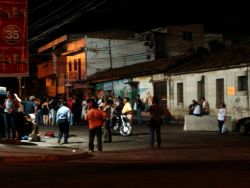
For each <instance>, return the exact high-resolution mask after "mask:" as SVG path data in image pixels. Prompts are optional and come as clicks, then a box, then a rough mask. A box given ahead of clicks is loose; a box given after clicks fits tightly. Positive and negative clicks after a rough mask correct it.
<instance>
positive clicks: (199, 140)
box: [0, 123, 250, 163]
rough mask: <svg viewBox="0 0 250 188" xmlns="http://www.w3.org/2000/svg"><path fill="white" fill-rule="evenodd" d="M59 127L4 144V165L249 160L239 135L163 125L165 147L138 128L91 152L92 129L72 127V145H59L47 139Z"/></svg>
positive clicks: (245, 143)
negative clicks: (35, 139)
mask: <svg viewBox="0 0 250 188" xmlns="http://www.w3.org/2000/svg"><path fill="white" fill-rule="evenodd" d="M47 130H50V131H54V133H55V135H56V136H57V129H56V128H55V127H48V126H47V127H41V128H40V133H41V135H42V140H41V142H28V141H22V143H21V144H18V145H14V144H1V143H0V163H22V162H42V161H62V160H78V159H79V160H82V159H84V160H82V161H86V162H88V163H89V162H93V163H98V162H99V163H128V162H129V163H144V162H150V163H164V162H171V163H175V162H184V161H197V162H199V161H238V160H241V161H245V160H247V161H249V160H250V149H249V148H250V142H249V139H250V137H249V136H241V135H239V134H238V133H229V134H227V135H219V134H218V133H217V132H208V131H207V132H198V131H183V123H176V124H175V123H171V124H167V125H163V126H162V148H161V149H157V148H150V147H149V144H148V138H149V134H148V127H147V126H146V125H135V127H134V131H133V134H132V136H127V137H123V136H120V135H118V134H117V135H113V142H112V143H105V144H103V150H104V151H103V152H94V153H91V154H90V153H88V152H87V149H88V128H87V127H86V126H85V127H84V126H72V127H70V137H69V144H63V145H59V144H58V143H57V138H56V137H54V138H50V137H44V136H43V135H44V133H45V132H46V131H47Z"/></svg>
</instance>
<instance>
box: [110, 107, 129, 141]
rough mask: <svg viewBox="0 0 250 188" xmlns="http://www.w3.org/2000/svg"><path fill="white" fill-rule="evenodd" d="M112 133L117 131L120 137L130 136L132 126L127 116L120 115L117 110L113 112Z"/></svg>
mask: <svg viewBox="0 0 250 188" xmlns="http://www.w3.org/2000/svg"><path fill="white" fill-rule="evenodd" d="M112 131H114V132H117V131H118V132H119V133H120V135H122V136H129V135H131V134H132V125H131V123H130V120H129V118H128V117H127V115H124V114H121V113H119V112H118V111H117V110H115V111H114V112H113V118H112Z"/></svg>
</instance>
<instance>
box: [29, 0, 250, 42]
mask: <svg viewBox="0 0 250 188" xmlns="http://www.w3.org/2000/svg"><path fill="white" fill-rule="evenodd" d="M197 2H198V1H193V2H192V1H178V0H175V1H167V0H154V1H152V0H46V1H44V0H29V13H28V15H29V39H30V42H35V41H40V42H41V41H47V40H51V39H52V38H53V37H54V36H59V35H62V34H65V33H72V32H91V31H97V30H103V29H112V28H121V29H127V30H132V31H135V32H143V31H146V30H149V29H152V28H154V27H164V26H166V25H168V24H186V23H204V24H205V27H206V29H207V31H212V32H249V31H250V11H249V10H248V6H245V5H244V4H242V3H241V4H236V3H237V2H238V1H237V2H235V1H234V2H233V3H231V4H230V2H224V3H222V4H218V1H217V2H216V1H208V0H203V1H200V3H197ZM238 3H239V2H238ZM41 38H43V39H42V40H41Z"/></svg>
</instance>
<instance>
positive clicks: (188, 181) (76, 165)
mask: <svg viewBox="0 0 250 188" xmlns="http://www.w3.org/2000/svg"><path fill="white" fill-rule="evenodd" d="M0 172H1V185H4V187H72V186H77V187H197V188H198V187H199V188H200V187H213V188H214V187H218V188H223V187H227V188H230V187H232V188H235V187H241V188H243V187H249V185H248V184H249V175H250V172H249V162H246V161H228V162H221V161H214V162H188V161H187V162H178V163H172V162H171V163H158V164H129V163H128V164H103V163H102V164H99V163H98V164H96V163H95V164H93V163H90V164H89V163H86V162H81V161H78V162H67V163H65V162H56V163H46V164H19V165H18V164H16V165H3V166H1V169H0Z"/></svg>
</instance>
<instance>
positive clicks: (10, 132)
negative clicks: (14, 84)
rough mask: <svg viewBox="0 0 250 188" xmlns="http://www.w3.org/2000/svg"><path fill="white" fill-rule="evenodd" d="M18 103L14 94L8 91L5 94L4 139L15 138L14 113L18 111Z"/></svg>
mask: <svg viewBox="0 0 250 188" xmlns="http://www.w3.org/2000/svg"><path fill="white" fill-rule="evenodd" d="M19 106H20V105H19V102H18V100H17V99H16V97H15V95H14V92H13V91H12V90H9V91H8V92H7V98H6V99H5V101H4V123H5V132H6V133H7V135H6V133H5V138H6V137H7V138H8V139H10V138H12V139H13V140H14V139H15V138H16V136H17V135H16V134H17V133H16V128H17V127H16V122H15V113H16V112H17V111H18V108H19Z"/></svg>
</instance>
